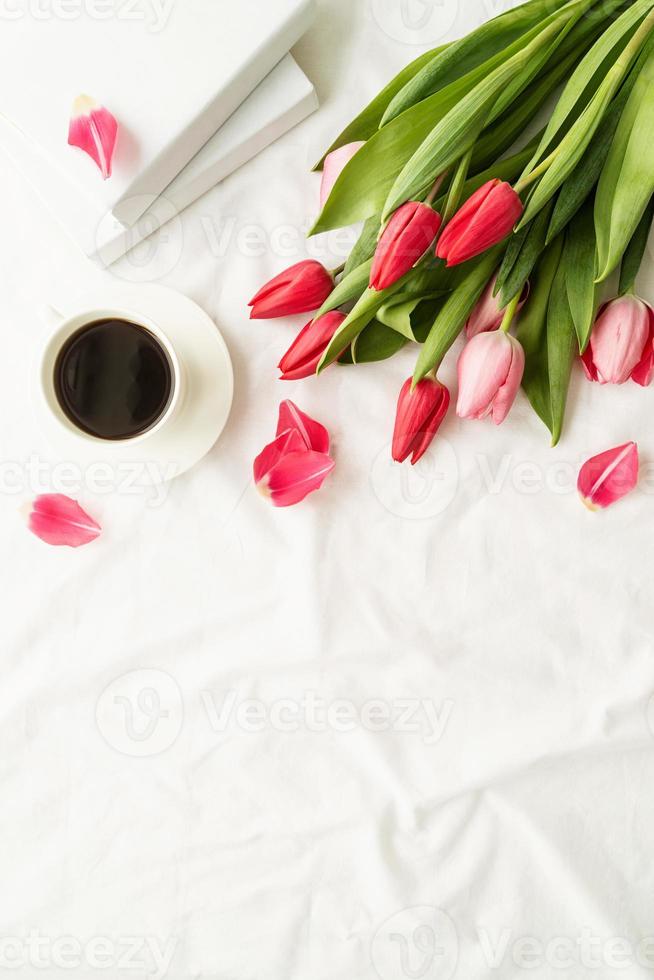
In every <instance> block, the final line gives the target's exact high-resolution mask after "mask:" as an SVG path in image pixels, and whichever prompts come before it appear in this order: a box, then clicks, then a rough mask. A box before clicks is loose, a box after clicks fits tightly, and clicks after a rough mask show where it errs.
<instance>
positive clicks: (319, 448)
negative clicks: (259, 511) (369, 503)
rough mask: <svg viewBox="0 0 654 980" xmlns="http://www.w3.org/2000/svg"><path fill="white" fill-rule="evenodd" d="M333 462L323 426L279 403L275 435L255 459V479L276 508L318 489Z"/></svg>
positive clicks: (296, 410) (258, 487) (293, 406)
mask: <svg viewBox="0 0 654 980" xmlns="http://www.w3.org/2000/svg"><path fill="white" fill-rule="evenodd" d="M285 427H286V428H285ZM334 465H335V464H334V460H333V459H332V458H331V456H330V455H329V434H328V432H327V430H326V429H325V427H324V426H323V425H321V424H320V422H317V421H316V420H315V419H312V418H310V416H308V415H305V414H304V412H302V411H301V410H300V409H299V408H298V407H297V405H294V404H293V402H291V401H285V402H282V404H281V405H280V406H279V420H278V423H277V437H276V438H275V439H274V440H273V441H272V442H271V443H269V444H268V445H267V446H266V447H265V449H263V451H262V452H261V453H260V454H259V455H258V456H257V458H256V459H255V461H254V466H253V471H254V482H255V483H256V486H257V489H258V490H259V492H260V493H261V494H263V496H264V497H268V499H269V500H270V501H271V502H272V503H273V504H274V505H275V507H290V506H292V505H293V504H298V503H300V501H301V500H304V498H305V497H307V496H308V495H309V494H310V493H313V492H314V491H315V490H319V489H320V487H321V486H322V485H323V483H324V481H325V479H326V478H327V477H328V476H329V474H330V473H331V471H332V470H333V469H334Z"/></svg>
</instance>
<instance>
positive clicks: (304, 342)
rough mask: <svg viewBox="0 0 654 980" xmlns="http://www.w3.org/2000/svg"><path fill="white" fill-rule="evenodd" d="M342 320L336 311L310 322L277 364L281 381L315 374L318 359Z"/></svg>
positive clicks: (341, 315) (343, 317) (295, 379)
mask: <svg viewBox="0 0 654 980" xmlns="http://www.w3.org/2000/svg"><path fill="white" fill-rule="evenodd" d="M344 320H345V316H344V315H343V314H342V313H338V312H336V311H334V312H332V313H325V315H324V316H320V317H318V319H317V320H310V321H309V323H307V325H306V327H303V328H302V330H300V332H299V334H298V335H297V337H296V338H295V340H294V341H293V343H292V344H291V346H290V347H289V349H288V350H287V351H286V353H285V354H284V356H283V357H282V359H281V361H280V362H279V370H280V371H281V372H282V373H281V380H282V381H297V380H298V379H299V378H308V377H309V376H310V375H312V374H315V373H316V368H317V367H318V362H319V361H320V358H321V357H322V355H323V354H324V352H325V350H326V349H327V345H328V344H329V343H330V341H331V339H332V337H333V336H334V334H335V333H336V331H337V330H338V328H339V327H340V325H341V324H342V323H343V321H344ZM345 346H347V344H346V345H345Z"/></svg>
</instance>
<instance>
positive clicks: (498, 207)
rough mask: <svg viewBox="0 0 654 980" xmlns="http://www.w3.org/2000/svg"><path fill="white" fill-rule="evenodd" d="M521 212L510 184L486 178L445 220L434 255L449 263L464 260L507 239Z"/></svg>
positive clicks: (457, 263) (520, 204)
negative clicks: (451, 215)
mask: <svg viewBox="0 0 654 980" xmlns="http://www.w3.org/2000/svg"><path fill="white" fill-rule="evenodd" d="M522 212H523V205H522V201H521V200H520V198H519V196H518V195H517V194H516V192H515V191H514V190H513V188H512V187H511V185H510V184H507V183H506V182H505V181H502V180H497V179H495V180H489V181H488V182H487V183H485V184H484V185H483V186H482V187H480V188H479V190H478V191H475V193H474V194H473V195H472V197H470V198H468V200H467V201H466V203H465V204H464V205H463V207H461V208H459V210H458V211H457V213H456V214H455V215H454V217H453V218H452V220H451V221H450V222H448V224H447V225H446V227H445V231H444V232H443V234H442V235H441V237H440V239H439V241H438V245H437V247H436V255H437V256H438V258H439V259H445V260H446V262H447V264H448V266H452V265H460V263H461V262H467V261H468V259H472V258H474V257H475V255H481V253H482V252H485V251H486V250H487V249H489V248H491V247H492V246H493V245H497V243H498V242H501V241H502V239H504V238H506V236H507V235H508V234H509V232H510V231H511V230H512V229H513V227H514V226H515V223H516V221H517V220H518V218H520V216H521V215H522Z"/></svg>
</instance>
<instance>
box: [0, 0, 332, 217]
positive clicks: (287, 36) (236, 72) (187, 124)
mask: <svg viewBox="0 0 654 980" xmlns="http://www.w3.org/2000/svg"><path fill="white" fill-rule="evenodd" d="M136 6H137V5H135V4H131V5H128V4H126V3H125V2H124V0H102V3H101V4H90V3H87V4H82V5H77V6H76V7H75V8H74V9H73V14H74V15H75V16H70V15H68V16H63V13H65V12H66V10H67V9H68V10H69V11H70V9H72V8H71V5H64V4H63V3H62V4H59V7H60V8H61V10H59V9H55V7H54V5H47V4H46V5H41V6H39V10H40V11H41V15H40V16H38V17H37V16H35V15H34V14H33V13H32V12H31V8H30V9H29V10H26V11H23V15H22V16H19V17H18V18H15V19H14V18H3V21H2V30H1V31H0V113H1V114H2V115H4V116H5V117H6V118H7V119H8V120H9V121H10V122H11V123H13V125H14V126H15V127H17V128H18V129H19V130H20V131H21V132H22V134H23V135H24V136H25V137H26V138H27V139H28V140H31V141H33V142H34V143H35V145H36V146H37V147H39V148H40V149H41V151H42V152H43V153H44V154H45V155H46V157H47V158H48V159H49V161H50V164H51V165H52V166H53V167H54V168H55V169H58V170H59V171H60V172H61V173H62V174H64V175H65V176H66V177H67V178H68V179H69V180H70V181H71V182H72V184H73V185H74V186H75V188H76V189H77V191H78V193H79V195H80V197H83V196H86V198H88V200H89V201H91V202H93V203H94V204H95V205H96V206H97V207H98V208H100V209H101V211H102V213H103V214H104V213H106V212H110V211H112V212H113V213H114V214H115V216H116V217H117V218H118V219H119V220H121V221H123V222H125V223H128V224H129V223H131V222H133V221H135V220H136V219H137V218H138V217H139V214H140V213H142V212H140V211H139V208H142V207H143V202H144V201H145V200H147V199H148V198H152V197H153V196H155V195H157V194H159V193H160V192H161V191H162V190H163V189H164V188H165V187H166V186H167V185H168V184H169V183H170V182H171V181H172V180H173V179H174V178H175V177H176V176H177V174H178V173H179V172H180V171H181V170H182V168H183V167H184V166H185V165H186V164H187V163H188V162H189V160H191V158H192V157H193V156H195V154H196V153H197V152H198V150H199V149H200V148H201V147H202V146H203V145H204V144H205V143H206V142H207V140H209V139H210V138H211V137H212V136H213V134H214V133H215V132H216V131H217V129H219V127H220V126H221V125H222V124H223V123H224V122H225V121H226V120H227V119H228V118H229V117H230V116H231V115H232V113H233V112H234V111H235V109H236V108H237V107H238V106H239V105H240V104H241V103H242V102H243V100H244V99H245V98H247V96H248V95H249V94H250V93H251V92H252V91H253V90H254V88H255V87H256V86H257V85H258V84H259V82H261V81H262V79H263V78H264V77H265V76H266V75H267V74H268V73H269V72H270V71H271V70H272V69H273V67H274V66H275V65H276V64H277V63H278V62H279V61H280V60H281V58H282V57H283V56H284V55H285V54H286V53H287V52H288V50H289V48H290V47H291V46H292V45H293V44H294V43H295V42H296V41H297V40H298V38H299V37H300V36H301V35H302V34H303V33H304V31H305V30H306V29H307V27H308V26H309V24H310V21H311V18H312V13H313V0H238V3H234V2H233V0H159V2H158V4H151V5H146V8H142V7H141V8H140V9H141V10H143V12H144V14H145V16H143V17H142V18H140V19H135V18H134V17H133V16H131V17H128V16H127V14H126V11H129V10H130V9H131V11H132V13H133V12H134V8H135V7H136ZM12 9H13V8H12ZM16 9H18V10H19V11H20V9H21V8H20V6H18V7H17V8H16ZM157 10H158V11H160V12H161V17H160V19H159V20H158V21H156V22H155V21H154V20H153V17H154V16H155V13H156V11H157ZM97 11H102V16H98V13H97ZM148 11H149V12H148ZM43 12H45V13H43ZM94 12H95V13H94ZM164 14H165V16H164ZM80 94H87V95H89V96H91V97H92V98H93V99H95V100H96V101H97V102H99V103H101V104H102V105H104V106H106V108H107V109H109V110H110V111H111V112H112V113H113V115H114V116H115V117H116V119H117V120H118V124H119V135H118V141H117V145H116V151H115V155H114V162H113V174H112V176H111V178H110V179H109V180H106V181H103V180H102V177H101V174H100V172H99V171H98V169H97V168H96V166H95V164H94V163H93V161H92V160H91V159H90V158H89V157H88V156H87V155H86V154H84V153H83V152H82V151H81V150H79V149H77V148H75V147H70V146H68V145H67V135H68V122H69V117H70V111H71V107H72V103H73V101H74V99H75V98H76V97H77V96H78V95H80Z"/></svg>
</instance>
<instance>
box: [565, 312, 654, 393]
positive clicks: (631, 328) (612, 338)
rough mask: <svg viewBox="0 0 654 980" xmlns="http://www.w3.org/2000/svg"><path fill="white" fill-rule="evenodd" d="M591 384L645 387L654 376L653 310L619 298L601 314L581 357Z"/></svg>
mask: <svg viewBox="0 0 654 980" xmlns="http://www.w3.org/2000/svg"><path fill="white" fill-rule="evenodd" d="M582 364H583V366H584V370H585V372H586V375H587V377H588V378H589V380H590V381H599V383H600V384H603V385H604V384H615V385H621V384H624V382H625V381H628V380H629V379H630V378H631V380H632V381H635V382H636V384H639V385H642V386H643V387H646V386H647V385H648V384H649V383H650V381H651V380H652V374H654V310H652V308H651V306H649V305H648V304H647V303H645V302H644V301H643V300H641V299H638V298H637V297H636V296H620V297H619V298H618V299H614V300H612V301H611V302H610V303H607V304H606V305H605V306H604V307H602V309H601V310H600V313H599V316H598V317H597V320H596V321H595V326H594V327H593V332H592V334H591V335H590V343H589V345H588V347H587V348H586V350H585V351H584V353H583V354H582Z"/></svg>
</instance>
